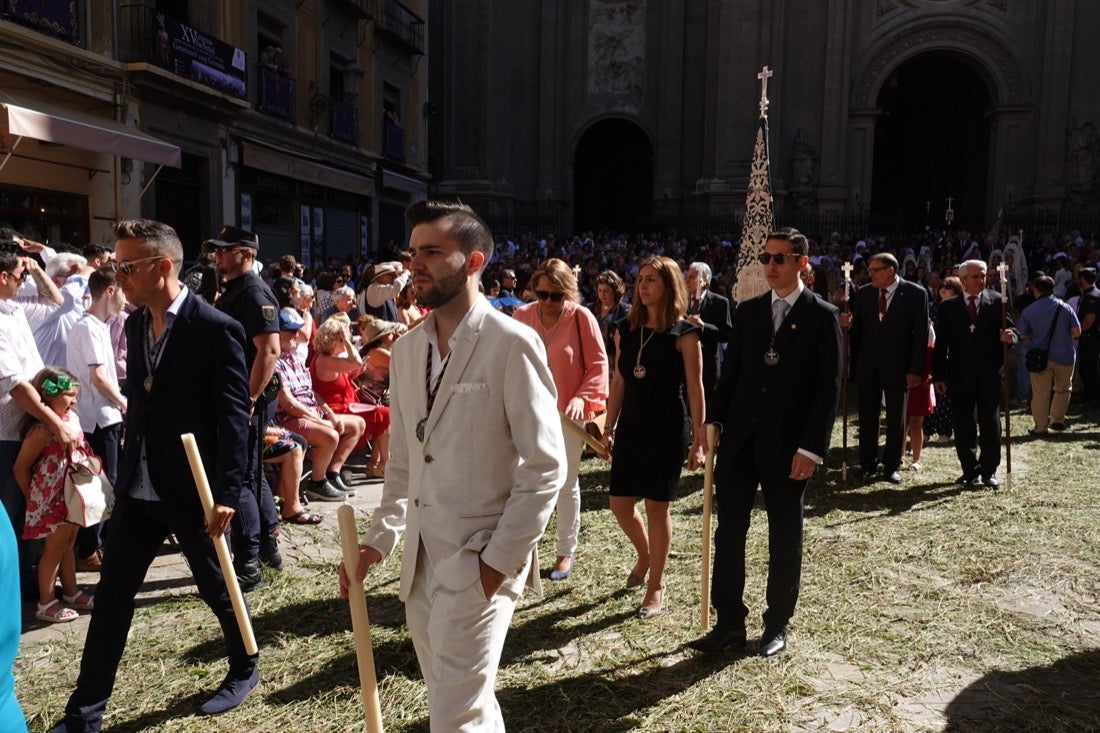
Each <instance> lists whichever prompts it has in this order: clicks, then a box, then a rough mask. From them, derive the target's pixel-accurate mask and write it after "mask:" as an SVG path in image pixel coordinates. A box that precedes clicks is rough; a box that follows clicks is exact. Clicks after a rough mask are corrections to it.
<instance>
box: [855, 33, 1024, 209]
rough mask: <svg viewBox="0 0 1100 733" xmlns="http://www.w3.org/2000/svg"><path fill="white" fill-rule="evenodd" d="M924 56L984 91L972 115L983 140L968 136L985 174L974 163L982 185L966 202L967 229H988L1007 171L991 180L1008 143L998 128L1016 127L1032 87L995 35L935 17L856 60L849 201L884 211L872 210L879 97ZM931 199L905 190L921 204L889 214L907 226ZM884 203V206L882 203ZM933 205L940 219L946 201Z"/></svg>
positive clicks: (908, 202) (888, 37) (875, 198)
mask: <svg viewBox="0 0 1100 733" xmlns="http://www.w3.org/2000/svg"><path fill="white" fill-rule="evenodd" d="M929 58H941V59H945V58H950V59H954V60H955V61H956V62H958V63H959V64H960V65H959V66H956V69H957V70H959V71H961V72H963V73H966V74H972V75H976V77H977V78H978V79H979V80H980V82H981V84H982V86H984V91H985V94H984V95H983V96H985V100H983V101H984V102H985V106H984V108H983V109H982V110H980V111H978V110H974V109H971V110H970V112H969V114H970V116H971V118H972V119H971V121H972V122H976V123H980V124H981V125H983V126H984V128H983V129H982V131H981V134H980V135H973V134H972V135H971V137H972V139H973V140H974V141H975V144H981V145H984V146H985V148H986V149H985V150H983V151H981V156H982V162H981V164H980V165H981V166H982V167H983V169H982V170H980V171H977V172H976V173H975V172H974V170H973V168H974V165H975V164H974V162H973V161H971V162H970V164H969V169H968V171H967V173H966V175H968V176H971V177H972V176H974V175H979V176H981V177H982V179H983V181H982V183H983V185H982V186H980V187H972V188H971V190H970V191H969V193H968V196H969V197H970V198H971V199H978V200H971V201H970V202H969V206H970V217H971V219H970V220H969V221H968V222H967V224H966V225H967V226H975V227H977V226H985V225H988V223H989V221H990V219H991V217H992V215H993V214H995V213H996V209H997V206H999V205H1000V203H1001V201H1002V196H1003V194H1004V190H1005V181H1004V180H1003V178H1004V172H1003V171H1002V172H1001V173H1000V174H999V177H996V178H995V176H994V170H995V168H996V165H995V163H994V161H997V160H1001V159H1003V158H1004V157H1005V156H1004V152H1003V151H1000V150H998V149H997V146H1000V145H1004V144H1005V143H1004V141H1005V140H1007V139H1008V137H1007V136H1005V135H1003V134H1001V133H1002V131H1003V128H1004V127H1006V126H1007V125H1010V124H1019V114H1020V112H1019V110H1020V109H1022V108H1025V107H1026V106H1027V105H1029V103H1030V100H1029V95H1030V82H1029V80H1028V79H1027V76H1026V74H1025V73H1024V71H1023V66H1022V64H1021V62H1020V59H1019V56H1018V54H1017V53H1015V51H1014V50H1013V49H1012V47H1011V44H1010V42H1008V41H1007V40H1005V39H1003V38H1000V37H999V36H997V35H996V33H995V31H993V30H992V29H990V28H989V27H988V26H982V25H980V24H977V23H975V22H973V21H970V20H968V19H965V18H953V19H952V20H951V24H950V25H949V24H947V23H945V22H944V21H943V20H942V19H937V20H934V21H928V22H927V23H925V24H924V25H922V26H918V27H916V28H914V27H913V26H906V27H903V28H899V29H897V30H896V31H895V32H894V33H891V34H886V35H883V36H882V37H881V38H879V39H878V40H876V41H875V42H873V43H872V44H871V45H870V47H869V48H868V50H867V51H866V52H865V53H864V54H863V55H862V58H861V59H860V61H859V62H857V64H856V68H857V69H859V71H858V73H857V74H856V76H855V78H854V80H853V85H852V87H851V92H850V97H849V100H850V105H849V118H848V140H849V143H848V144H849V161H850V163H849V185H850V194H851V195H852V200H853V203H854V204H856V205H857V206H860V207H863V208H870V209H871V211H872V212H874V211H876V210H879V211H882V210H883V208H882V206H881V205H878V206H877V205H876V201H879V199H880V197H879V196H878V192H876V190H875V186H874V179H875V170H876V169H879V168H881V166H880V165H878V164H876V153H877V152H878V151H877V150H876V144H877V143H876V140H879V141H880V142H879V143H878V144H881V137H880V136H879V135H878V134H877V130H876V128H877V126H878V124H879V122H880V121H881V119H882V115H883V112H884V110H883V109H882V108H880V104H881V102H882V95H883V93H884V90H885V89H887V88H888V85H890V84H891V83H892V82H895V81H896V79H897V73H898V71H899V70H900V69H902V68H905V67H906V66H907V65H909V67H910V68H912V67H913V66H914V65H915V66H919V65H920V64H921V63H923V62H924V60H927V59H929ZM918 59H919V60H918ZM883 193H884V194H886V195H885V196H884V197H881V198H884V199H890V198H892V197H893V198H896V196H897V192H896V191H894V192H889V191H886V192H883ZM932 193H933V192H931V191H929V193H928V195H927V196H919V195H917V194H915V192H912V191H910V192H908V193H907V194H906V195H907V196H908V197H909V198H917V199H918V200H917V201H912V200H906V201H905V202H904V204H903V206H902V207H901V208H899V207H897V206H893V208H892V211H891V214H893V215H894V216H896V217H898V218H901V219H905V220H906V222H907V223H908V219H910V218H912V217H913V215H914V214H913V211H914V209H915V207H917V206H919V207H921V208H923V206H924V201H925V200H928V198H929V197H930V196H931V195H932ZM952 193H954V192H952ZM883 203H887V202H884V201H879V204H883ZM936 204H938V205H939V207H940V215H941V217H942V211H943V202H942V201H940V202H936V203H934V204H933V205H934V206H935V205H936ZM906 211H908V212H909V214H908V215H907V214H906ZM940 221H941V222H942V218H940ZM960 224H961V222H960Z"/></svg>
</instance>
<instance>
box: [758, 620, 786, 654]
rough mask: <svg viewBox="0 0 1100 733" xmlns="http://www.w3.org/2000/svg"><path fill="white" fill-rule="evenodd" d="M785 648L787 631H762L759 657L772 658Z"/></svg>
mask: <svg viewBox="0 0 1100 733" xmlns="http://www.w3.org/2000/svg"><path fill="white" fill-rule="evenodd" d="M786 648H787V629H786V627H783V628H781V629H764V635H763V636H761V637H760V656H762V657H774V656H775V655H776V654H778V653H779V652H781V651H783V650H784V649H786Z"/></svg>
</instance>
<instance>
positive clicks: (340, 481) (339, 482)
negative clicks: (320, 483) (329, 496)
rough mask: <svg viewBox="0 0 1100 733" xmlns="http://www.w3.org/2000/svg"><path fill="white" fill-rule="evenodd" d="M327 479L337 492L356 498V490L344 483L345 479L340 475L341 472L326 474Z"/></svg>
mask: <svg viewBox="0 0 1100 733" xmlns="http://www.w3.org/2000/svg"><path fill="white" fill-rule="evenodd" d="M325 478H326V479H328V482H329V483H330V484H332V486H333V487H334V488H335V489H336V490H337V491H342V492H344V493H345V494H347V495H348V496H355V489H353V488H351V487H350V486H348V485H347V483H345V482H344V477H343V476H341V475H340V472H339V471H329V472H328V473H326V474H325Z"/></svg>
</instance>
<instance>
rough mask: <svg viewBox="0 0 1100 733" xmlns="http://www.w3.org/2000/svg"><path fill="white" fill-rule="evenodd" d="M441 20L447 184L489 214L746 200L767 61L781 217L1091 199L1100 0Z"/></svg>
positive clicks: (691, 214) (562, 218) (676, 212)
mask: <svg viewBox="0 0 1100 733" xmlns="http://www.w3.org/2000/svg"><path fill="white" fill-rule="evenodd" d="M430 18H431V20H430V34H429V37H430V43H431V49H430V52H429V55H428V58H429V64H430V98H431V103H430V104H429V105H428V107H429V108H428V109H426V114H428V116H429V121H428V129H429V135H430V138H431V150H432V153H431V160H430V162H429V164H430V167H431V171H432V176H433V179H434V183H433V186H434V192H435V193H436V194H437V195H444V196H453V195H458V196H461V197H462V198H463V199H464V200H466V201H468V202H470V203H472V204H473V205H475V206H476V207H478V208H479V209H480V210H482V211H484V212H485V214H486V216H487V217H488V218H489V219H490V220H491V221H493V222H510V223H514V224H515V225H516V226H517V227H518V226H522V225H527V224H530V225H531V226H532V227H533V228H535V229H537V228H539V227H544V228H546V229H547V230H552V231H559V232H570V231H580V230H584V229H588V228H594V227H611V228H617V229H625V230H638V229H643V228H647V227H649V226H657V225H661V224H668V225H676V224H677V223H682V222H685V221H699V220H703V219H705V218H707V217H714V218H720V217H723V216H727V217H728V216H731V215H733V214H734V213H736V212H737V211H738V210H739V209H741V208H743V206H744V195H745V186H746V183H747V180H748V166H749V161H750V157H751V153H752V145H753V140H754V135H755V131H756V127H757V124H758V119H759V115H760V97H761V92H762V88H761V82H760V80H759V79H758V78H757V75H758V74H759V72H760V70H761V69H762V67H764V66H765V65H766V66H768V67H770V69H771V70H773V71H774V73H775V75H774V76H773V77H771V78H770V79H769V80H768V87H767V96H768V99H769V101H770V108H769V111H768V122H769V129H770V135H769V141H770V160H771V176H772V183H773V192H774V195H775V208H776V212H777V216H778V218H779V220H780V221H782V220H783V217H784V216H785V215H787V216H794V215H796V214H797V215H799V216H803V217H805V216H820V217H826V218H827V217H830V216H833V217H843V216H853V215H856V216H858V215H867V216H874V215H876V214H877V215H881V216H882V221H884V222H885V221H890V222H893V223H895V224H897V225H898V226H901V227H908V228H915V227H917V226H918V225H923V224H929V223H931V224H935V223H937V222H940V221H943V219H944V217H945V215H947V214H948V212H947V210H948V209H950V218H951V219H953V221H954V224H955V225H959V226H968V227H970V228H973V229H982V228H985V227H987V226H988V225H989V223H990V222H991V221H992V219H993V218H994V217H995V216H996V215H997V212H998V211H999V210H1000V209H1002V208H1004V207H1006V206H1007V207H1009V208H1011V209H1013V210H1015V211H1022V210H1027V209H1031V210H1042V211H1047V212H1052V211H1053V212H1067V211H1077V212H1086V213H1087V212H1092V211H1095V210H1096V209H1097V206H1098V204H1097V201H1098V195H1097V194H1098V190H1100V136H1098V134H1097V130H1096V126H1097V125H1098V124H1100V84H1098V83H1097V71H1096V70H1097V68H1100V50H1098V44H1097V43H1096V38H1097V37H1098V36H1100V3H1095V2H1085V1H1084V0H775V1H770V0H769V1H767V2H765V1H763V0H707V1H706V2H703V1H702V0H525V1H524V2H514V1H513V0H433V2H432V4H431V13H430Z"/></svg>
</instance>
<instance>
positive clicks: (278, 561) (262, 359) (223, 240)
mask: <svg viewBox="0 0 1100 733" xmlns="http://www.w3.org/2000/svg"><path fill="white" fill-rule="evenodd" d="M204 245H205V246H206V247H208V248H211V249H213V251H214V265H215V267H216V268H217V271H218V274H219V275H221V276H222V277H224V278H225V290H224V292H222V295H221V297H220V298H219V299H218V301H217V303H216V307H217V308H218V310H220V311H222V312H223V313H225V314H226V315H228V316H229V317H230V318H233V319H234V320H236V321H238V322H239V323H240V324H241V325H242V326H244V331H245V337H246V338H245V363H246V364H248V365H249V368H250V372H249V380H248V388H249V395H250V397H251V400H252V413H251V416H250V420H249V435H248V452H249V461H248V474H249V476H250V478H251V480H250V483H249V485H250V488H251V491H246V492H245V493H244V494H243V495H242V497H241V505H240V508H239V509H238V511H237V513H236V514H235V515H234V516H233V522H232V524H231V527H232V530H233V567H234V569H235V570H236V571H237V580H238V582H239V583H240V585H241V590H244V591H249V590H252V589H253V588H255V587H257V586H259V585H260V583H261V579H262V578H261V575H260V560H263V561H264V563H265V564H266V565H269V566H270V567H273V568H275V569H276V570H282V567H283V558H282V556H281V555H280V554H279V540H278V539H277V534H278V526H279V524H278V522H279V517H278V513H277V512H276V509H275V499H274V497H273V496H272V493H271V486H270V485H269V484H268V482H267V479H266V478H265V477H264V472H263V463H262V461H261V458H260V452H261V450H262V449H263V445H262V438H263V432H264V428H265V427H266V426H267V424H268V422H269V420H270V418H271V413H272V412H273V411H274V407H275V395H276V394H277V393H278V387H277V386H274V387H272V386H271V385H272V376H273V375H274V373H275V362H276V361H278V359H279V304H278V301H276V300H275V294H274V293H272V292H271V288H270V287H268V286H267V284H266V283H264V281H263V280H261V279H260V277H259V276H258V275H256V273H255V271H254V269H253V263H254V262H255V259H256V254H257V253H258V252H259V250H260V239H259V237H258V236H256V235H255V234H253V233H252V232H249V231H246V230H244V229H238V228H237V227H233V226H223V227H222V229H221V231H220V232H218V236H216V237H214V238H213V239H208V240H207V241H206V242H205V243H204Z"/></svg>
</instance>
